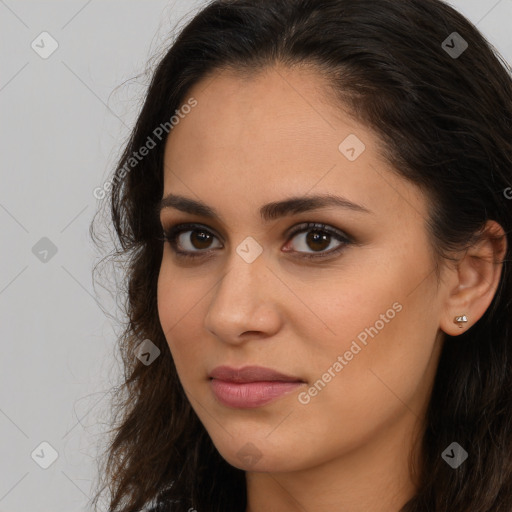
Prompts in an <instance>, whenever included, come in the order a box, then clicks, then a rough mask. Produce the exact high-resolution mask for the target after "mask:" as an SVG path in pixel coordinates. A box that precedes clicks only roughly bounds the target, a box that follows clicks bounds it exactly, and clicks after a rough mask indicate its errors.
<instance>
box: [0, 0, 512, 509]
mask: <svg viewBox="0 0 512 512" xmlns="http://www.w3.org/2000/svg"><path fill="white" fill-rule="evenodd" d="M202 4H203V2H201V1H199V0H197V1H190V0H174V1H168V0H166V1H156V0H152V1H148V0H146V1H142V0H137V1H131V0H130V1H129V0H124V1H120V0H109V1H105V0H104V1H100V0H89V1H86V0H82V1H66V2H63V1H55V2H48V1H39V2H35V1H14V0H0V38H1V64H0V119H1V124H0V130H1V132H0V144H1V146H0V150H1V153H0V154H1V159H2V165H1V171H0V172H1V188H0V226H1V229H2V244H1V247H2V251H1V258H2V259H1V265H0V315H1V316H0V333H1V334H0V336H1V340H2V342H1V343H2V345H1V348H2V353H1V358H0V375H1V379H0V383H1V385H0V450H1V452H0V512H28V511H32V512H63V511H66V512H73V511H84V510H89V508H88V507H87V503H88V500H89V498H90V496H91V486H92V485H93V484H94V482H95V479H96V478H97V476H96V462H95V455H96V453H97V449H98V446H103V445H102V444H101V443H102V442H104V439H103V437H102V435H101V433H102V432H103V431H105V430H106V429H107V428H108V425H106V424H105V419H106V418H107V414H108V398H109V395H107V394H106V392H107V391H108V390H109V389H110V388H111V387H112V386H113V385H115V384H117V382H118V376H119V362H118V357H117V355H116V350H115V333H116V332H117V331H118V330H119V327H118V326H116V322H115V321H114V320H113V319H112V318H109V316H108V315H106V314H105V312H104V311H103V310H102V309H101V308H100V307H99V304H98V303H100V304H101V305H102V307H103V309H104V310H105V311H107V312H108V313H109V314H111V315H114V316H115V315H116V314H118V310H117V309H116V308H117V306H116V304H115V302H114V301H113V300H112V299H111V297H110V296H109V295H108V293H106V292H105V291H104V290H102V289H101V288H97V287H93V282H92V267H93V265H94V263H95V262H96V261H97V260H98V258H99V256H101V254H98V253H97V251H96V249H95V248H94V247H93V246H92V244H91V242H90V239H89V235H88V228H89V224H90V222H91V220H92V216H93V214H94V212H95V211H96V209H97V208H98V206H99V205H100V203H101V201H99V200H97V199H96V198H95V197H94V195H93V190H94V189H95V188H96V187H99V186H102V185H103V183H104V182H105V180H106V178H107V176H108V175H109V173H110V171H111V169H112V167H113V166H114V164H115V162H116V159H117V157H118V156H119V154H120V151H121V149H122V146H123V144H124V142H125V140H126V137H127V136H128V134H129V131H130V128H131V127H132V126H133V123H134V121H135V116H136V114H137V112H138V110H139V108H140V105H141V101H142V95H143V93H144V91H145V87H146V85H147V81H148V79H149V77H148V75H147V74H146V75H141V76H139V77H138V78H136V79H134V77H137V75H139V74H140V73H143V72H144V71H145V68H146V66H147V63H148V60H149V58H150V57H151V56H152V55H153V54H154V52H155V51H158V50H159V49H161V48H162V47H163V45H165V42H166V40H168V39H169V37H170V36H171V35H172V33H175V32H176V31H177V30H179V28H180V27H181V26H182V24H183V23H184V22H186V21H187V19H189V17H190V16H191V15H193V14H194V12H195V11H196V10H197V9H198V8H200V7H201V5H202ZM451 4H452V5H453V6H455V7H456V8H457V9H459V10H460V11H461V12H462V13H463V14H465V15H466V16H467V17H468V18H469V19H470V20H471V21H473V22H474V23H475V24H476V25H477V26H478V28H479V29H480V30H481V31H482V32H483V33H484V34H485V35H486V36H487V38H488V39H489V40H490V42H491V43H492V44H494V45H495V46H496V47H497V48H498V50H499V51H500V52H501V53H502V54H503V56H504V57H505V58H506V59H507V60H508V61H509V62H512V36H511V34H510V29H511V26H510V20H511V19H512V0H457V1H452V2H451ZM43 31H46V32H48V33H49V34H50V35H51V36H52V38H53V39H54V40H56V41H57V43H58V48H57V50H56V51H55V52H54V53H53V54H52V55H50V56H49V57H48V58H46V59H43V58H42V57H41V56H40V55H39V54H38V53H36V51H35V50H34V49H32V47H31V44H32V42H33V41H34V40H35V41H36V43H38V44H39V49H38V51H39V52H43V51H47V50H48V49H49V48H50V40H49V39H45V40H44V42H43V43H41V38H40V37H38V36H39V35H40V34H41V33H42V32H43ZM43 45H44V48H43ZM124 82H126V83H124ZM123 84H124V85H123ZM42 238H44V240H42V241H41V239H42ZM46 239H48V240H49V241H51V242H49V241H48V240H46ZM34 247H35V248H34ZM52 247H55V248H56V250H57V252H56V253H55V254H53V253H52ZM45 250H48V251H49V252H48V253H45V252H44V251H45ZM42 442H47V443H49V444H50V445H51V446H52V447H53V448H54V449H55V450H56V451H57V453H58V457H57V458H56V459H55V461H54V462H53V463H52V464H51V465H50V466H49V467H48V468H47V469H43V468H42V467H41V464H42V465H44V464H45V462H46V463H48V462H50V461H51V458H50V457H51V449H49V448H48V447H47V446H45V445H43V446H40V445H41V443H42ZM34 450H35V452H34ZM36 461H37V462H36ZM105 510H106V508H105Z"/></svg>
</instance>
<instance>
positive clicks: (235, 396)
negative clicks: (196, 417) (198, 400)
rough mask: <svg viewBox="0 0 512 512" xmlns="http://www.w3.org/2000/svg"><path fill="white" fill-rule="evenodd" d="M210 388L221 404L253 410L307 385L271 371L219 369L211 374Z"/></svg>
mask: <svg viewBox="0 0 512 512" xmlns="http://www.w3.org/2000/svg"><path fill="white" fill-rule="evenodd" d="M209 378H210V387H211V389H212V391H213V393H214V395H215V396H216V398H217V399H218V401H219V402H220V403H222V404H223V405H225V406H228V407H234V408H241V409H247V408H254V407H261V406H263V405H265V404H268V403H270V402H272V401H274V400H276V399H277V398H280V397H281V396H284V395H286V394H288V393H291V392H292V391H294V390H295V389H297V387H299V386H302V385H304V384H305V381H304V380H302V379H301V378H300V377H295V376H291V375H285V374H283V373H280V372H277V371H276V370H272V369H270V368H264V367H261V366H245V367H243V368H238V369H237V368H231V367H229V366H218V367H217V368H215V369H214V370H212V372H210V374H209Z"/></svg>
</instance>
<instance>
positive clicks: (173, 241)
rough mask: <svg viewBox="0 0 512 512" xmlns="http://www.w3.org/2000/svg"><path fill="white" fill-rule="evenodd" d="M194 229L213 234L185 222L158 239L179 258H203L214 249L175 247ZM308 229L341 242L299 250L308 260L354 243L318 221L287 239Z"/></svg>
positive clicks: (305, 225) (305, 226)
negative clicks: (321, 250) (331, 246)
mask: <svg viewBox="0 0 512 512" xmlns="http://www.w3.org/2000/svg"><path fill="white" fill-rule="evenodd" d="M196 229H197V230H202V231H206V232H207V233H209V234H212V235H214V234H213V233H212V232H211V231H210V230H209V229H207V228H206V227H205V226H203V225H201V224H194V223H185V224H177V225H175V226H171V227H170V228H169V229H164V230H163V232H162V238H161V239H160V240H161V241H163V242H168V243H169V244H170V246H171V248H172V250H173V252H174V253H175V254H176V256H177V257H179V258H183V259H190V260H193V259H198V258H204V257H206V255H207V254H208V253H211V252H213V251H214V250H215V249H210V250H204V251H200V250H198V251H192V252H190V251H181V250H179V249H178V248H177V245H178V244H177V238H178V236H179V235H181V234H182V233H185V232H187V231H194V230H196ZM308 231H319V232H321V233H326V234H328V235H331V236H333V237H334V238H335V239H337V240H338V241H339V242H342V244H341V245H340V246H339V247H338V248H336V249H331V250H330V251H328V252H324V253H318V254H314V253H313V254H308V253H302V252H300V254H301V256H300V257H301V258H305V259H308V260H312V259H316V258H326V255H328V256H332V255H334V254H338V253H340V252H341V251H342V250H344V249H345V246H347V245H350V244H352V243H354V242H353V241H352V240H351V239H350V238H349V237H348V236H347V235H345V234H344V233H343V232H341V231H338V230H337V229H334V228H331V227H329V226H328V225H327V224H321V223H318V222H306V223H304V224H300V225H299V226H297V227H296V228H295V229H294V230H293V231H292V232H291V233H290V234H289V235H288V236H289V240H291V239H293V238H294V237H295V236H296V235H298V234H299V233H303V232H308ZM214 236H215V235H214ZM216 238H217V237H216ZM290 252H298V251H290Z"/></svg>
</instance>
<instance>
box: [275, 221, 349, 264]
mask: <svg viewBox="0 0 512 512" xmlns="http://www.w3.org/2000/svg"><path fill="white" fill-rule="evenodd" d="M290 237H291V238H292V239H293V238H296V239H297V240H298V243H297V244H296V249H295V250H293V251H289V250H288V249H285V251H286V252H299V253H303V254H302V255H301V256H300V257H302V258H325V257H326V256H332V255H334V254H338V253H339V252H340V251H341V250H343V249H344V247H345V246H346V245H349V244H351V243H352V240H350V238H349V237H348V236H346V235H345V234H344V233H342V232H341V231H338V230H337V229H335V228H331V227H329V226H327V225H326V224H320V223H314V222H308V223H306V224H302V225H300V226H298V227H297V228H295V229H294V230H293V231H292V233H290ZM335 241H338V245H336V244H334V246H335V248H334V249H332V243H333V242H335ZM329 247H330V248H331V250H329V251H326V249H328V248H329ZM308 248H311V249H312V252H308V251H307V249H308ZM304 251H305V254H304Z"/></svg>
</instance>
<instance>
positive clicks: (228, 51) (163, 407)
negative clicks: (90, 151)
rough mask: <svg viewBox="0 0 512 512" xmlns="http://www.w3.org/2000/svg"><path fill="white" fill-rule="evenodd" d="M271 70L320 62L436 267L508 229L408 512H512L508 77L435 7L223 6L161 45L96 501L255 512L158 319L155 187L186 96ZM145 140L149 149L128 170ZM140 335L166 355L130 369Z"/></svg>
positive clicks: (136, 186)
mask: <svg viewBox="0 0 512 512" xmlns="http://www.w3.org/2000/svg"><path fill="white" fill-rule="evenodd" d="M454 33H457V34H456V35H454ZM450 37H451V38H452V39H450ZM454 38H456V39H454ZM446 41H448V43H446ZM464 41H465V42H466V43H467V47H466V46H465V45H464ZM454 48H455V50H457V51H455V50H454ZM276 62H280V63H284V64H286V65H289V66H295V65H299V64H308V65H314V66H315V67H316V69H318V71H319V72H321V73H323V74H325V76H327V77H328V78H329V79H330V81H329V83H330V84H332V88H333V91H334V92H335V93H336V95H337V98H339V100H340V105H342V104H343V106H345V107H347V106H348V107H349V109H350V111H351V113H353V115H354V116H355V118H356V119H358V120H359V121H361V122H363V123H364V124H365V125H367V126H368V127H370V128H372V129H373V130H375V132H376V133H377V134H378V135H379V136H380V139H381V140H382V142H383V147H382V151H383V154H384V156H385V157H386V158H387V159H388V160H389V162H390V163H391V164H392V165H393V166H394V169H395V170H396V172H397V173H398V174H399V175H401V176H402V177H403V178H405V179H407V180H410V181H411V182H413V183H415V184H417V185H419V186H420V187H421V188H422V190H423V191H424V193H425V194H426V195H428V197H429V199H430V202H429V204H430V216H429V222H428V229H429V236H430V240H431V245H432V248H433V252H434V253H435V254H436V256H437V258H439V259H438V261H439V262H440V263H442V261H443V258H446V257H447V255H448V253H449V251H450V250H453V249H460V248H464V247H467V246H468V245H471V244H472V243H474V241H475V240H476V239H477V236H478V232H479V230H480V228H481V227H482V226H483V225H484V224H485V222H486V221H487V220H489V219H494V220H496V221H497V222H498V223H499V224H501V226H502V227H503V228H504V230H505V232H506V233H507V242H508V250H507V254H506V257H505V261H504V262H503V268H502V275H501V280H500V283H499V287H498V290H497V292H496V294H495V296H494V299H493V302H492V304H491V305H490V307H489V308H488V309H487V311H486V312H485V314H484V315H483V317H482V318H481V319H480V320H479V321H478V322H477V323H476V324H475V325H473V326H472V327H471V328H470V329H468V330H467V331H466V332H464V333H463V334H462V335H460V336H454V337H451V336H448V335H447V336H446V342H445V344H444V347H443V350H442V354H441V358H440V362H439V366H438V370H437V374H436V378H435V383H434V388H433V392H432V396H431V400H430V403H429V408H428V414H427V418H426V430H425V434H424V436H423V439H422V445H421V448H422V454H423V460H422V464H423V465H422V468H421V472H420V473H421V475H420V476H421V482H420V486H419V489H418V492H417V494H416V496H414V497H413V498H412V499H411V500H410V501H409V502H408V503H407V504H406V505H404V507H403V508H402V512H427V511H428V512H433V511H436V512H469V511H471V512H510V511H511V510H512V274H511V268H510V254H511V248H512V240H511V239H510V233H511V224H512V200H511V197H512V189H511V188H510V187H512V79H511V69H510V67H508V66H507V64H506V62H505V61H504V60H503V59H502V58H501V57H500V55H499V53H498V52H497V51H496V50H495V49H494V48H493V47H492V46H491V45H490V43H488V42H487V41H486V40H485V38H484V37H483V36H482V35H481V34H480V32H479V31H478V30H477V29H476V28H475V27H474V26H473V25H472V24H471V23H470V22H469V21H468V20H466V19H465V18H464V17H463V16H462V15H461V14H459V13H458V12H457V11H456V10H454V9H453V8H451V7H449V6H448V5H447V4H445V3H443V2H441V1H439V0H279V1H276V0H229V1H220V0H216V1H212V2H209V3H208V4H207V5H206V6H205V7H204V8H203V9H202V10H201V11H200V12H199V13H198V14H197V15H195V16H194V17H193V19H192V20H191V21H189V22H188V24H187V25H186V26H185V27H184V28H183V29H182V31H181V32H180V34H179V36H178V37H177V38H176V40H175V41H173V42H172V44H171V45H170V48H168V50H166V52H165V55H164V56H163V57H162V58H161V60H160V61H159V63H158V65H157V67H156V69H155V71H154V74H153V76H152V80H151V83H150V85H149V88H148V91H147V94H146V97H145V102H144V105H143V107H142V110H141V112H140V114H139V116H138V119H137V121H136V124H135V127H134V129H133V132H132V133H131V136H130V138H129V140H128V142H127V144H126V146H125V148H124V152H123V154H122V156H121V158H120V160H119V162H118V164H117V167H116V169H115V174H114V176H113V179H112V181H111V185H112V186H111V193H110V195H109V199H110V202H109V203H108V204H109V207H110V214H111V222H112V225H113V227H114V229H115V236H116V237H117V240H116V242H119V244H118V245H117V247H116V249H115V250H114V251H113V252H112V254H111V260H112V261H114V262H116V263H118V262H121V264H120V265H119V266H118V268H120V269H121V272H122V275H123V276H124V279H125V281H124V282H125V285H126V290H125V292H126V295H125V296H126V302H125V310H126V318H127V323H126V327H125V329H124V331H123V332H122V333H121V335H120V336H119V340H118V342H119V350H120V353H121V355H122V357H123V363H124V370H125V374H124V377H125V381H124V382H123V385H122V386H120V387H119V389H117V390H116V395H115V398H114V399H113V400H112V408H113V411H114V412H115V414H114V417H113V420H112V421H113V424H114V422H115V424H116V426H115V428H113V429H112V440H111V443H110V444H109V447H108V450H107V452H106V454H105V468H104V470H103V469H102V477H103V478H104V485H103V487H102V488H101V489H100V490H99V491H98V493H97V494H96V496H95V497H94V500H93V502H94V504H96V503H97V501H98V499H99V497H100V495H101V493H102V492H103V490H105V489H107V488H108V490H109V491H110V495H111V498H110V504H109V510H110V511H111V512H135V511H139V510H142V509H143V508H144V507H146V506H149V505H153V506H156V505H157V504H158V508H157V509H155V510H159V511H162V512H163V511H170V510H173V511H189V510H190V508H193V509H196V510H197V511H199V512H206V511H208V512H243V511H245V506H246V489H245V474H244V472H243V471H241V470H239V469H237V468H234V467H232V466H231V465H229V464H228V463H227V462H226V461H225V460H224V459H223V458H222V457H221V456H220V455H219V453H218V451H217V450H216V448H215V447H214V445H213V443H212V441H211V439H210V437H209V436H208V434H207V432H206V431H205V429H204V427H203V426H202V424H201V423H200V421H199V419H198V418H197V416H196V414H195V413H194V411H193V409H192V408H191V406H190V404H189V402H188V400H187V398H186V396H185V394H184V392H183V389H182V386H181V384H180V381H179V379H178V376H177V373H176V368H175V366H174V362H173V359H172V356H171V353H170V351H169V348H168V345H167V342H166V339H165V336H164V333H163V331H162V328H161V326H160V323H159V319H158V313H157V300H156V296H157V294H156V289H157V288H156V287H157V279H158V274H159V269H160V264H161V258H162V237H161V226H160V224H159V219H158V216H157V215H156V212H155V206H156V204H157V203H158V201H159V200H160V199H161V197H162V193H163V154H164V146H165V140H166V135H167V132H168V131H170V130H167V129H166V128H168V127H169V125H166V124H165V123H169V120H170V118H171V117H172V116H173V115H176V111H178V112H179V109H180V107H181V106H182V105H183V104H185V103H186V102H187V101H188V100H189V99H190V98H188V96H187V95H188V91H189V90H190V88H191V86H192V85H194V84H196V83H197V82H198V81H199V80H201V79H203V78H205V77H206V76H207V74H209V73H212V72H214V71H215V70H218V69H220V68H228V67H229V68H232V69H233V70H236V71H237V72H238V73H240V74H242V73H244V74H245V75H246V76H250V75H251V73H254V72H256V71H258V70H261V69H263V68H264V67H266V66H271V65H272V64H274V63H276ZM159 126H160V127H161V128H162V127H163V129H165V133H164V132H162V131H161V130H160V132H158V131H157V132H156V133H160V135H162V133H164V136H160V138H158V137H157V136H156V135H155V130H156V129H157V127H159ZM149 138H151V139H152V141H153V143H154V145H155V147H153V148H152V149H150V151H149V152H148V154H147V155H146V156H144V158H142V159H140V161H139V160H138V161H137V163H136V164H134V161H132V160H130V159H133V154H134V152H136V151H138V150H139V149H140V148H141V147H142V146H145V145H148V144H149V142H148V141H149ZM132 164H134V165H132ZM93 225H94V222H93ZM93 225H91V233H92V235H93V238H94V229H93ZM120 291H121V292H122V291H123V290H122V289H121V290H120ZM146 339H149V340H151V342H152V343H153V344H154V345H156V346H157V347H158V348H159V350H160V355H159V356H158V357H157V358H156V359H155V361H154V362H152V364H151V365H145V364H143V362H142V361H140V360H139V359H138V358H136V357H134V352H135V350H136V349H137V347H138V346H139V344H140V343H141V342H142V341H143V340H146ZM114 418H115V419H114ZM453 441H457V442H458V443H459V444H460V445H461V446H463V447H466V449H467V450H468V451H469V452H470V457H469V458H468V459H467V461H466V462H465V463H464V464H462V465H460V466H459V467H458V468H457V469H452V468H451V467H450V466H448V464H446V463H445V461H444V460H442V458H441V453H442V452H443V450H444V449H445V448H446V447H447V446H448V445H450V444H451V443H452V442H453Z"/></svg>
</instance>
